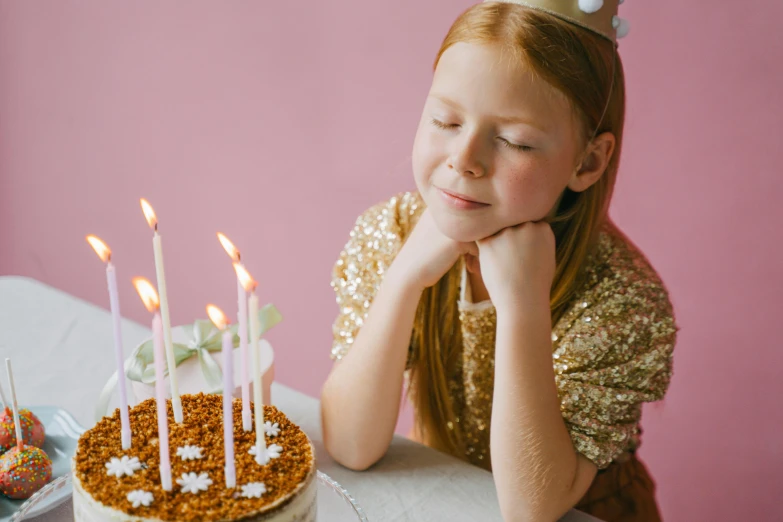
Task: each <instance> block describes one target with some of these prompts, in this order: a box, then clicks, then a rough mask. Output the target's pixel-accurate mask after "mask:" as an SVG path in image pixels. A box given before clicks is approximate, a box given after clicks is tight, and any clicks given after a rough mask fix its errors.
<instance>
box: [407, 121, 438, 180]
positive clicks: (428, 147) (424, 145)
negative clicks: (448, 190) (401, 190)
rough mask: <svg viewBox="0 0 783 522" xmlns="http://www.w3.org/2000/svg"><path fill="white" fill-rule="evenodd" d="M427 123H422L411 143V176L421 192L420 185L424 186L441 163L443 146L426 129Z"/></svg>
mask: <svg viewBox="0 0 783 522" xmlns="http://www.w3.org/2000/svg"><path fill="white" fill-rule="evenodd" d="M427 125H428V123H427V122H422V123H421V124H420V125H419V129H418V131H417V132H416V138H415V140H414V141H413V153H412V155H411V156H412V164H413V175H414V178H415V179H416V184H417V185H419V190H420V191H421V189H422V185H426V184H427V183H428V180H429V179H430V178H431V177H432V174H433V172H434V170H435V169H436V168H437V167H438V166H439V165H440V164H441V163H442V162H443V160H444V158H445V156H444V152H443V151H444V150H445V146H444V144H443V143H442V141H443V140H442V139H439V138H438V137H437V136H436V135H434V133H433V132H432V131H431V130H430V129H429V128H428V127H427Z"/></svg>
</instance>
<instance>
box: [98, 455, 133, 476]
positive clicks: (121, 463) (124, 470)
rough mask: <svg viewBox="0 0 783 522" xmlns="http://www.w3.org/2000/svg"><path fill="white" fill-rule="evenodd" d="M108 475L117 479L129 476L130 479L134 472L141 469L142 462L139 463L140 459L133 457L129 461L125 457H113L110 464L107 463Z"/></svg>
mask: <svg viewBox="0 0 783 522" xmlns="http://www.w3.org/2000/svg"><path fill="white" fill-rule="evenodd" d="M106 469H108V470H109V471H107V472H106V473H107V474H108V475H109V476H112V475H114V476H116V477H117V478H120V477H122V476H123V475H128V476H129V477H130V476H131V475H133V472H134V471H139V470H140V469H141V462H139V459H138V457H133V458H132V459H129V458H128V457H127V456H125V455H123V456H122V458H119V459H118V458H117V457H112V458H111V460H110V461H109V462H107V463H106Z"/></svg>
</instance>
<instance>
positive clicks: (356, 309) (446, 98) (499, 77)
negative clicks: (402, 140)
mask: <svg viewBox="0 0 783 522" xmlns="http://www.w3.org/2000/svg"><path fill="white" fill-rule="evenodd" d="M617 3H618V2H617V0H605V1H603V2H602V1H601V0H579V1H577V0H561V1H554V0H527V1H521V0H507V1H505V2H498V1H488V2H485V3H482V4H479V5H475V6H473V7H472V8H470V9H468V10H467V11H466V12H465V13H464V14H463V15H462V16H460V18H459V19H458V20H457V21H456V22H455V23H454V25H453V26H452V28H451V30H450V31H449V33H448V35H447V36H446V39H445V41H444V42H443V45H442V47H441V50H440V52H439V54H438V57H437V60H436V62H435V73H434V77H433V81H432V87H431V89H430V92H429V95H428V97H427V100H426V103H425V105H424V111H423V114H422V118H421V122H420V125H419V128H418V132H417V134H416V139H415V143H414V146H413V173H414V178H415V180H416V185H417V188H418V192H417V193H406V194H402V195H398V196H396V197H393V198H392V199H390V200H389V201H387V202H385V203H382V204H379V205H377V206H374V207H372V208H371V209H370V210H368V211H367V212H365V213H364V214H363V215H362V216H360V217H359V219H358V220H357V222H356V226H355V228H354V229H353V231H352V232H351V234H350V239H349V241H348V244H347V245H346V247H345V249H344V250H343V252H342V253H341V255H340V258H339V260H338V261H337V264H336V266H335V268H334V277H333V281H332V285H333V287H334V289H335V291H336V293H337V302H338V304H339V307H340V314H339V316H338V317H337V319H336V321H335V324H334V346H333V348H332V357H333V358H334V359H338V360H339V362H338V363H336V364H335V365H334V368H333V370H332V372H331V374H330V376H329V378H328V380H327V382H326V383H325V385H324V388H323V394H322V415H323V430H324V441H325V444H326V448H327V450H328V451H329V453H330V454H331V455H332V456H333V458H334V459H335V460H336V461H338V462H340V463H341V464H343V465H345V466H347V467H349V468H352V469H356V470H363V469H366V468H368V467H370V466H371V465H372V464H374V463H375V462H377V461H378V460H379V459H380V458H381V457H382V456H383V455H384V453H385V452H386V450H387V448H388V447H389V444H390V442H391V440H392V436H393V432H394V428H395V425H396V422H397V417H398V414H399V406H400V394H401V392H402V389H403V386H404V384H406V383H407V385H408V392H409V396H410V398H411V400H412V402H413V404H414V406H415V428H414V433H413V437H414V438H415V439H416V440H419V441H420V442H422V443H424V444H427V445H429V446H431V447H433V448H437V449H439V450H442V451H446V452H448V453H450V454H453V455H455V456H457V457H460V458H462V459H464V460H467V461H469V462H471V463H473V464H475V465H477V466H481V467H483V468H486V469H488V470H491V471H492V472H493V475H494V479H495V483H496V486H497V492H498V499H499V502H500V507H501V512H502V513H503V517H504V518H505V519H506V520H508V521H511V520H514V521H516V520H535V521H539V520H556V519H557V518H559V517H561V516H562V515H563V514H565V513H566V512H567V511H568V510H569V509H570V508H572V507H574V506H576V507H577V508H578V509H580V510H583V511H586V512H588V513H591V514H593V515H595V516H597V517H599V518H601V519H604V520H607V521H613V520H624V521H625V520H634V521H642V520H643V521H652V520H659V518H660V517H659V514H658V509H657V506H656V501H655V497H654V483H653V481H652V479H651V478H650V476H649V475H648V473H647V471H646V469H645V467H644V466H643V464H642V463H641V462H640V461H639V460H638V459H637V457H636V456H635V452H636V449H637V448H638V447H639V439H640V434H641V429H640V427H639V421H640V417H641V406H642V403H643V402H648V401H656V400H659V399H661V398H662V397H663V396H664V393H665V391H666V389H667V387H668V384H669V380H670V377H671V373H672V359H671V358H672V351H673V347H674V343H675V337H676V332H677V330H678V327H677V326H676V324H675V322H674V317H673V312H672V306H671V304H670V301H669V298H668V294H667V291H666V289H665V287H664V285H663V283H662V282H661V280H660V279H659V277H658V275H657V274H656V272H655V270H654V269H653V268H652V267H651V266H650V264H649V263H648V261H647V260H646V259H645V257H644V255H643V254H642V253H641V252H640V251H639V250H638V249H637V248H636V247H635V246H634V245H633V244H632V243H631V242H630V241H629V240H628V239H627V238H626V237H625V236H624V235H623V234H622V233H621V232H620V231H619V230H618V229H617V227H616V226H615V225H614V224H613V223H612V222H611V221H610V220H609V218H608V215H607V209H608V207H609V202H610V199H611V195H612V189H613V187H614V184H615V178H616V174H617V168H618V163H619V158H620V148H621V143H622V134H623V119H624V109H625V93H624V79H623V72H622V65H621V62H620V59H619V56H617V49H616V43H615V38H616V37H617V33H618V32H625V31H624V28H625V25H624V22H623V21H621V20H619V19H618V18H617V17H616V14H617ZM618 27H619V29H618Z"/></svg>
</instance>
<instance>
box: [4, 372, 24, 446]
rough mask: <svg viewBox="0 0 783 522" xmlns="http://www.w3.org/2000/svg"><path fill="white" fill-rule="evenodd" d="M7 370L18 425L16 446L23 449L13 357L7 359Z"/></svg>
mask: <svg viewBox="0 0 783 522" xmlns="http://www.w3.org/2000/svg"><path fill="white" fill-rule="evenodd" d="M5 371H6V373H7V374H8V385H9V386H10V387H11V406H12V407H13V409H14V424H15V425H16V448H17V449H18V450H19V451H22V450H23V449H24V439H23V438H22V422H21V420H20V419H19V404H17V402H16V386H14V372H13V370H11V359H8V358H6V359H5Z"/></svg>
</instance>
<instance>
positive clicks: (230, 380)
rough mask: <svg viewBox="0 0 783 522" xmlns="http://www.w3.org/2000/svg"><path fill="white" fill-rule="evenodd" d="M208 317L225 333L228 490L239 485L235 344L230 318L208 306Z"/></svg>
mask: <svg viewBox="0 0 783 522" xmlns="http://www.w3.org/2000/svg"><path fill="white" fill-rule="evenodd" d="M207 315H209V318H210V319H211V320H212V322H213V323H214V325H215V326H216V327H217V328H218V330H221V331H222V332H223V339H222V340H223V453H224V454H225V457H226V465H225V475H226V488H234V487H236V485H237V473H236V465H235V463H234V399H233V397H232V395H231V394H232V392H233V391H234V343H233V342H232V339H231V332H230V331H229V329H228V318H227V317H226V315H225V314H224V313H223V311H222V310H221V309H220V308H218V307H217V306H215V305H211V304H210V305H207Z"/></svg>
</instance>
